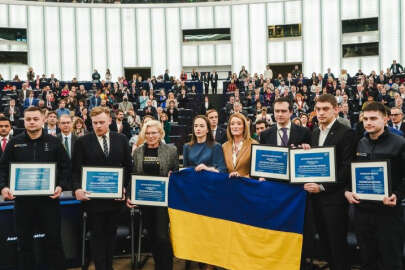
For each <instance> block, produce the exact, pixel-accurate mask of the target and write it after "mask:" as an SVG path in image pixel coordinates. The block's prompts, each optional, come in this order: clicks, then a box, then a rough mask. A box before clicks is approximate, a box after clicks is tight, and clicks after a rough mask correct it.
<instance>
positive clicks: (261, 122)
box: [255, 119, 267, 127]
mask: <svg viewBox="0 0 405 270" xmlns="http://www.w3.org/2000/svg"><path fill="white" fill-rule="evenodd" d="M258 124H264V125H265V127H267V122H266V120H264V119H260V120H257V121H256V124H255V126H257V125H258Z"/></svg>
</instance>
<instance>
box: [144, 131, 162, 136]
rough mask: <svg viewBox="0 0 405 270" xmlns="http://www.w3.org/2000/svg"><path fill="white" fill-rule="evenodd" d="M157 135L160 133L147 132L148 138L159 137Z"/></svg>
mask: <svg viewBox="0 0 405 270" xmlns="http://www.w3.org/2000/svg"><path fill="white" fill-rule="evenodd" d="M157 134H159V132H145V135H146V136H154V135H157Z"/></svg>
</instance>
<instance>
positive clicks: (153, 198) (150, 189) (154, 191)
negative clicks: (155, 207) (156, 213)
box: [135, 180, 166, 203]
mask: <svg viewBox="0 0 405 270" xmlns="http://www.w3.org/2000/svg"><path fill="white" fill-rule="evenodd" d="M135 183H136V184H135V200H138V201H147V202H161V203H164V202H165V201H166V181H154V180H136V181H135Z"/></svg>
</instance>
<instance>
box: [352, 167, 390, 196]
mask: <svg viewBox="0 0 405 270" xmlns="http://www.w3.org/2000/svg"><path fill="white" fill-rule="evenodd" d="M350 167H351V180H352V192H353V193H355V194H356V195H357V196H358V197H359V199H360V200H366V201H383V199H384V197H385V196H386V197H389V196H390V193H391V183H390V174H389V170H390V163H389V161H388V160H380V161H354V162H352V163H351V164H350ZM370 167H372V168H373V167H383V169H384V174H383V175H384V180H383V181H384V194H382V195H381V194H364V193H357V184H356V169H357V168H370Z"/></svg>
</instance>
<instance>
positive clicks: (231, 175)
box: [229, 172, 240, 178]
mask: <svg viewBox="0 0 405 270" xmlns="http://www.w3.org/2000/svg"><path fill="white" fill-rule="evenodd" d="M233 177H240V174H239V173H238V172H231V173H230V174H229V178H233Z"/></svg>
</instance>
